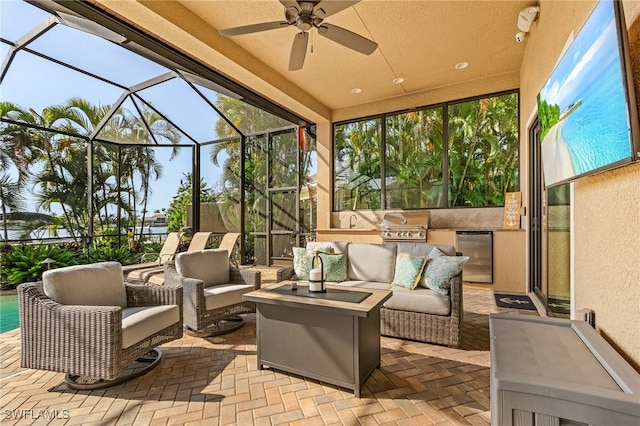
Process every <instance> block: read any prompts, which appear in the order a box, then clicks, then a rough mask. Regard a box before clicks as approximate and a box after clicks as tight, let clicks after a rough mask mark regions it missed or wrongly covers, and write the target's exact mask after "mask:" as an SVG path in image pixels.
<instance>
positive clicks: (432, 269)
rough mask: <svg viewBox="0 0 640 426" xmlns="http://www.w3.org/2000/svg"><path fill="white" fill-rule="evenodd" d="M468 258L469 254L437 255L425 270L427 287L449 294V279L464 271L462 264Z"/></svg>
mask: <svg viewBox="0 0 640 426" xmlns="http://www.w3.org/2000/svg"><path fill="white" fill-rule="evenodd" d="M468 260H469V257H468V256H436V257H435V258H433V259H431V260H430V261H429V262H428V263H427V266H426V268H424V272H423V276H424V281H425V283H426V286H427V288H429V289H431V290H433V291H435V292H436V293H439V294H442V295H445V296H446V295H447V294H449V281H451V278H453V277H455V276H456V275H458V274H459V273H460V271H462V265H464V264H465V262H467V261H468Z"/></svg>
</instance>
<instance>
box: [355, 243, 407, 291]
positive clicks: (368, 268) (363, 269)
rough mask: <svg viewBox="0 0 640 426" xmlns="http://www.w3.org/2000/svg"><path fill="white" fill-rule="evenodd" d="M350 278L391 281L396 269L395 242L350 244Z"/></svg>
mask: <svg viewBox="0 0 640 426" xmlns="http://www.w3.org/2000/svg"><path fill="white" fill-rule="evenodd" d="M347 252H348V253H349V279H350V280H360V281H377V282H386V283H391V282H392V281H393V275H394V271H395V263H396V245H395V244H355V243H352V244H349V247H348V251H347Z"/></svg>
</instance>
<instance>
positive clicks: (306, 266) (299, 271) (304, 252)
mask: <svg viewBox="0 0 640 426" xmlns="http://www.w3.org/2000/svg"><path fill="white" fill-rule="evenodd" d="M316 251H324V252H327V253H331V252H333V248H332V247H330V246H326V247H322V248H320V247H319V248H314V249H306V248H304V247H293V271H294V272H295V274H296V277H297V278H298V279H299V280H308V279H309V271H310V270H311V269H313V267H314V266H313V258H314V257H315V256H316Z"/></svg>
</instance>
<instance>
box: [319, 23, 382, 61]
mask: <svg viewBox="0 0 640 426" xmlns="http://www.w3.org/2000/svg"><path fill="white" fill-rule="evenodd" d="M318 34H320V35H321V36H324V37H326V38H328V39H329V40H333V41H335V42H336V43H339V44H341V45H343V46H345V47H348V48H349V49H353V50H355V51H357V52H360V53H364V54H365V55H371V54H372V53H373V52H375V50H376V49H377V48H378V43H376V42H373V41H371V40H369V39H368V38H364V37H362V36H361V35H358V34H356V33H354V32H351V31H349V30H345V29H344V28H342V27H337V26H335V25H331V24H325V23H322V24H321V25H320V26H319V27H318Z"/></svg>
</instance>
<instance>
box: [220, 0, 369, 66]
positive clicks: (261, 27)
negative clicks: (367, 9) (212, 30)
mask: <svg viewBox="0 0 640 426" xmlns="http://www.w3.org/2000/svg"><path fill="white" fill-rule="evenodd" d="M279 1H280V3H281V4H282V5H283V6H284V17H285V19H286V20H285V21H276V22H263V23H260V24H252V25H244V26H241V27H235V28H228V29H226V30H220V34H221V35H223V36H225V37H232V36H237V35H242V34H250V33H256V32H260V31H267V30H274V29H277V28H285V27H288V26H290V25H294V26H296V27H297V28H298V29H299V30H300V31H301V32H300V33H298V34H296V36H295V38H294V39H293V46H291V56H290V57H289V71H296V70H299V69H301V68H302V65H303V64H304V58H305V56H306V54H307V44H308V42H309V33H308V32H307V31H308V30H310V29H311V28H313V27H315V28H317V29H318V34H320V35H321V36H323V37H326V38H328V39H329V40H332V41H334V42H336V43H339V44H341V45H343V46H345V47H348V48H349V49H353V50H355V51H357V52H360V53H364V54H365V55H370V54H372V53H373V52H374V51H375V50H376V48H377V47H378V44H377V43H375V42H373V41H371V40H369V39H367V38H364V37H362V36H361V35H358V34H356V33H354V32H351V31H349V30H346V29H344V28H342V27H338V26H336V25H331V24H327V23H326V22H324V20H325V19H326V18H328V17H329V16H331V15H333V14H336V13H338V12H340V11H342V10H344V9H346V8H348V7H350V6H353V5H354V4H356V3H358V2H359V1H360V0H345V1H343V0H300V1H296V0H279Z"/></svg>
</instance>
